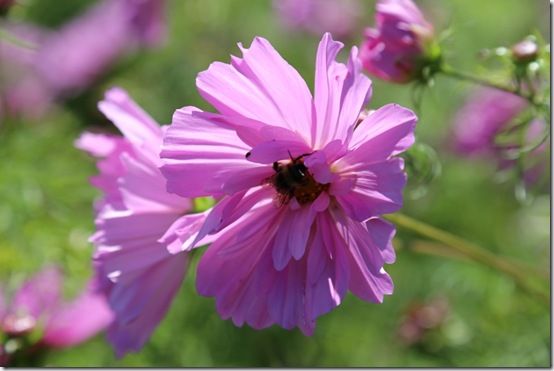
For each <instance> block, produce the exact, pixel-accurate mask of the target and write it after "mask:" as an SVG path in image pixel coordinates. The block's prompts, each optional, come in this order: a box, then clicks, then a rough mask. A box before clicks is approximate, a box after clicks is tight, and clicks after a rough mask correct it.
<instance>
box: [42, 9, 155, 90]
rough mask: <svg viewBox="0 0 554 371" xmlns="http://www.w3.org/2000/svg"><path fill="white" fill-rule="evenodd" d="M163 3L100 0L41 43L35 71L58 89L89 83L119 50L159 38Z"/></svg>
mask: <svg viewBox="0 0 554 371" xmlns="http://www.w3.org/2000/svg"><path fill="white" fill-rule="evenodd" d="M164 5H165V4H164V1H160V0H123V1H122V0H119V1H111V0H104V1H101V2H99V3H98V4H97V5H96V6H95V7H93V8H91V9H90V10H88V11H87V12H85V13H84V14H83V15H82V16H80V17H78V18H75V20H73V21H71V22H69V23H68V24H66V25H64V26H63V27H62V29H60V30H59V31H57V32H55V33H54V34H53V35H52V36H51V37H49V38H48V39H47V40H46V41H45V42H44V44H43V45H42V46H41V48H40V49H39V50H38V53H37V57H36V63H35V68H36V70H37V73H38V74H39V76H40V78H41V79H42V80H43V81H44V83H45V84H46V85H47V86H48V88H49V89H50V90H51V91H53V92H56V93H58V94H62V95H63V94H68V93H75V92H76V91H78V90H80V89H83V88H85V87H87V86H89V85H90V84H91V83H92V82H93V81H94V80H95V79H97V78H98V77H99V75H100V74H102V73H104V72H105V70H106V69H107V67H109V66H110V65H111V64H112V63H113V62H115V61H116V60H117V59H118V57H120V56H121V55H124V54H127V53H129V52H132V51H134V50H135V49H136V48H137V47H139V46H142V45H146V46H152V45H155V44H157V43H159V42H160V41H161V40H162V37H163V36H164V32H165V23H164V18H163V16H164V14H163V12H164Z"/></svg>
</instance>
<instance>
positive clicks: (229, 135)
mask: <svg viewBox="0 0 554 371" xmlns="http://www.w3.org/2000/svg"><path fill="white" fill-rule="evenodd" d="M342 46H343V45H342V44H341V43H339V42H336V41H333V39H332V38H331V36H330V35H329V34H325V35H324V37H323V39H322V40H321V42H320V44H319V48H318V52H317V57H316V75H315V92H314V96H313V97H312V94H311V93H310V90H309V89H308V87H307V86H306V83H305V82H304V80H303V79H302V78H301V77H300V75H299V74H298V72H297V71H296V70H295V69H294V68H292V67H291V66H290V65H289V64H288V63H287V62H286V61H285V60H283V58H282V57H281V56H280V55H279V54H278V53H277V51H275V50H274V49H273V47H272V46H271V45H270V44H269V42H268V41H267V40H265V39H263V38H260V37H257V38H255V39H254V41H253V42H252V44H251V46H250V48H245V47H243V46H242V45H240V44H239V47H240V49H241V51H242V58H239V57H235V56H232V57H231V63H230V64H225V63H221V62H215V63H212V64H211V65H210V67H209V69H208V70H206V71H204V72H201V73H200V74H199V75H198V78H197V86H198V89H199V91H200V94H201V95H202V97H204V99H206V100H207V101H208V102H209V103H210V104H212V105H213V106H214V107H215V108H216V109H217V110H218V111H219V113H208V112H202V111H200V110H198V109H195V108H191V107H187V108H184V109H180V110H177V111H176V113H175V114H174V117H173V122H172V125H171V126H170V127H169V129H168V130H167V131H166V133H165V136H164V144H163V147H162V152H161V157H162V159H163V160H164V165H163V166H162V168H161V169H162V173H163V174H164V176H165V177H166V178H167V180H168V183H167V186H168V190H169V191H171V192H175V193H176V194H179V195H181V196H183V197H197V196H208V195H214V196H222V199H221V201H220V202H219V203H218V204H217V205H216V206H215V207H214V208H213V210H212V211H211V213H210V214H209V215H208V217H207V218H206V222H205V224H204V226H203V227H202V230H201V232H200V234H199V236H197V239H198V238H201V237H202V236H203V235H205V234H210V233H217V237H216V238H215V242H214V243H213V244H212V245H211V246H210V247H209V248H208V250H207V252H206V253H205V254H204V256H203V257H202V258H201V261H200V263H199V266H198V272H197V274H198V275H197V288H198V291H199V292H200V294H202V295H205V296H215V298H216V304H217V309H218V312H219V313H220V315H221V316H222V317H223V318H225V319H227V318H232V320H233V322H234V323H235V324H236V325H238V326H241V325H243V324H244V323H247V324H248V325H250V326H252V327H254V328H257V329H259V328H264V327H267V326H270V325H272V324H279V325H281V326H282V327H284V328H287V329H290V328H293V327H295V326H298V327H299V328H300V329H301V330H302V331H303V332H304V333H305V334H311V333H312V332H313V330H314V327H315V320H316V318H317V317H318V316H320V315H322V314H324V313H326V312H329V311H330V310H332V309H333V308H334V307H336V306H337V305H339V304H340V302H341V300H342V298H343V297H344V295H345V294H346V291H347V290H350V291H351V292H353V293H354V294H355V295H357V296H358V297H360V298H362V299H364V300H368V301H371V302H382V300H383V296H384V295H389V294H391V293H392V290H393V284H392V280H391V278H390V277H389V275H388V274H387V273H386V272H385V271H384V269H383V265H384V264H385V263H392V262H393V261H394V259H395V253H394V249H393V247H392V244H391V240H392V237H393V235H394V232H395V230H394V226H393V225H391V224H389V223H388V222H386V221H384V220H382V219H380V218H379V216H380V215H381V214H383V213H390V212H394V211H396V210H398V209H399V208H400V207H401V205H402V189H403V187H404V184H405V182H406V176H405V174H404V172H403V161H402V159H400V158H397V157H395V155H396V154H398V153H400V152H402V151H404V150H406V149H407V148H408V147H409V146H410V145H411V144H412V143H413V141H414V135H413V131H414V126H415V123H416V117H415V115H414V114H413V113H412V112H411V111H409V110H407V109H405V108H402V107H400V106H398V105H396V104H389V105H386V106H384V107H382V108H380V109H377V110H376V111H374V112H372V113H371V114H369V115H367V117H366V118H365V119H364V120H363V121H362V122H361V123H359V125H357V124H358V117H359V115H360V113H361V112H362V110H363V107H364V105H365V103H366V102H367V100H368V99H369V98H370V96H371V81H370V80H369V79H368V78H367V77H365V76H364V75H363V74H362V73H361V66H360V62H359V60H358V55H357V49H356V48H355V47H354V48H353V49H352V51H351V54H350V58H349V60H348V63H347V64H346V65H345V64H342V63H338V62H336V61H335V58H336V56H337V54H338V52H339V51H340V49H341V48H342ZM182 250H184V251H186V250H188V246H183V247H182Z"/></svg>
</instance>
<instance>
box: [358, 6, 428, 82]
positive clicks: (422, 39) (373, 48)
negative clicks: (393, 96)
mask: <svg viewBox="0 0 554 371" xmlns="http://www.w3.org/2000/svg"><path fill="white" fill-rule="evenodd" d="M375 20H376V24H377V28H368V29H366V31H365V40H364V42H363V44H362V46H361V47H360V58H361V60H362V63H363V66H364V68H365V70H366V71H367V72H368V73H370V74H371V75H374V76H377V77H379V78H380V79H383V80H387V81H391V82H396V83H407V82H409V81H411V80H413V79H415V78H417V77H418V75H419V74H420V73H421V69H422V68H423V66H424V65H425V62H426V59H428V58H432V56H431V55H430V53H431V54H432V53H434V51H433V50H432V45H433V41H434V36H433V33H434V31H433V26H432V25H431V24H430V23H429V22H427V21H426V20H425V18H424V17H423V14H422V13H421V11H420V10H419V9H418V8H417V6H416V5H415V4H414V3H413V2H412V0H378V2H377V11H376V16H375ZM437 57H438V56H437Z"/></svg>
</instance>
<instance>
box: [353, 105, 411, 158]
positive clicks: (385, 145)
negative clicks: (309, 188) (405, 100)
mask: <svg viewBox="0 0 554 371" xmlns="http://www.w3.org/2000/svg"><path fill="white" fill-rule="evenodd" d="M416 122H417V117H416V115H415V114H414V113H413V112H412V111H410V110H408V109H406V108H403V107H401V106H399V105H397V104H388V105H386V106H384V107H381V108H379V109H378V110H376V111H374V112H372V113H371V114H370V115H369V116H368V117H367V118H366V119H365V120H364V121H362V123H361V124H360V125H359V126H358V127H357V128H356V130H354V134H353V135H352V141H351V142H350V149H352V151H351V152H349V153H348V154H347V155H346V156H345V157H344V158H343V160H344V161H345V162H349V163H356V162H364V161H365V162H379V161H382V160H385V159H387V158H388V157H389V156H393V155H396V154H398V153H400V152H403V151H405V150H406V149H408V147H410V146H411V145H412V144H413V143H414V129H415V124H416Z"/></svg>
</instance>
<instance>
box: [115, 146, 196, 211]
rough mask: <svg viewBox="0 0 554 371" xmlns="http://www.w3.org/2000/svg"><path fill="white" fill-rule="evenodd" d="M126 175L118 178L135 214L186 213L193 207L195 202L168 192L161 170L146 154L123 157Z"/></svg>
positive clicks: (125, 201) (130, 208) (123, 195)
mask: <svg viewBox="0 0 554 371" xmlns="http://www.w3.org/2000/svg"><path fill="white" fill-rule="evenodd" d="M121 162H122V164H123V167H124V169H125V173H124V174H122V175H121V176H120V178H119V179H118V184H119V191H120V193H121V197H122V200H123V202H124V204H125V206H126V208H127V209H128V210H133V211H135V212H141V211H147V212H154V211H159V212H166V213H167V212H169V213H183V212H186V211H189V210H190V209H191V208H192V201H191V200H189V199H186V198H183V197H179V196H177V195H174V194H170V193H168V192H167V191H166V181H165V179H164V178H163V176H162V174H161V173H160V170H159V169H158V168H157V167H156V165H155V164H154V163H152V162H151V161H150V160H149V159H148V157H145V156H143V152H139V153H137V154H136V155H135V156H130V155H129V154H127V153H123V154H122V155H121Z"/></svg>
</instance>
